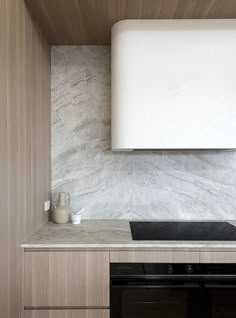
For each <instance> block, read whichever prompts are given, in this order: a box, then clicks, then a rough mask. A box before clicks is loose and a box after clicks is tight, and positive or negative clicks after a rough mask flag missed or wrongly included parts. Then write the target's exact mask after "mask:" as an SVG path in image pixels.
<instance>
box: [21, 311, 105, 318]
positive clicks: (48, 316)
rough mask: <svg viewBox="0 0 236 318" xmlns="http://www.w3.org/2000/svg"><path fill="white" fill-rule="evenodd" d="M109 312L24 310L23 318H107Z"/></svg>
mask: <svg viewBox="0 0 236 318" xmlns="http://www.w3.org/2000/svg"><path fill="white" fill-rule="evenodd" d="M109 316H110V313H109V310H103V309H97V310H93V309H88V310H25V312H24V318H109Z"/></svg>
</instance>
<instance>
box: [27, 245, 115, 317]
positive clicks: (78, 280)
mask: <svg viewBox="0 0 236 318" xmlns="http://www.w3.org/2000/svg"><path fill="white" fill-rule="evenodd" d="M58 306H59V307H65V308H64V309H70V308H68V307H90V308H91V307H109V253H108V252H102V251H100V252H95V251H94V252H87V251H84V252H81V251H78V252H73V251H72V252H69V251H68V252H67V251H66V252H60V251H58V252H26V253H25V257H24V307H28V308H27V309H30V310H34V309H49V308H45V307H58ZM66 307H67V308H66ZM25 309H26V308H25ZM86 309H87V308H86ZM91 309H93V308H91ZM95 309H97V308H95ZM88 314H89V313H88ZM52 317H54V316H52ZM69 317H70V316H69ZM71 317H77V316H71ZM78 317H80V316H78ZM81 317H82V318H83V317H90V316H81ZM92 317H93V316H91V318H92ZM99 317H100V316H99ZM50 318H51V316H50Z"/></svg>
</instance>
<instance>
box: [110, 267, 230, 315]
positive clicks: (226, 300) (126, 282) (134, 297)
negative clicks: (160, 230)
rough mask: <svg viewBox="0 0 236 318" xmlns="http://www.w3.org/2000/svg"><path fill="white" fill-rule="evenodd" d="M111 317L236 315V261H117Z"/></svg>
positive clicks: (112, 290)
mask: <svg viewBox="0 0 236 318" xmlns="http://www.w3.org/2000/svg"><path fill="white" fill-rule="evenodd" d="M110 273H111V274H110V275H111V277H110V279H111V282H110V299H111V315H110V317H111V318H195V317H196V318H206V317H209V318H210V317H211V318H236V265H234V264H150V263H138V264H137V263H125V264H124V263H117V264H115V263H114V264H111V268H110Z"/></svg>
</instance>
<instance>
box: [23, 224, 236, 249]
mask: <svg viewBox="0 0 236 318" xmlns="http://www.w3.org/2000/svg"><path fill="white" fill-rule="evenodd" d="M230 223H232V224H234V225H236V221H234V222H230ZM21 246H22V247H23V248H34V249H35V248H53V249H54V248H76V249H80V248H83V249H85V248H86V249H93V248H99V249H120V248H122V249H126V248H129V249H131V248H133V249H143V248H145V249H146V248H150V249H151V248H236V241H227V242H226V241H225V242H217V241H214V242H212V241H133V240H132V236H131V232H130V227H129V221H128V220H114V219H113V220H82V222H81V224H79V225H72V224H60V225H59V224H54V223H51V222H49V223H47V224H45V225H44V226H42V227H41V228H40V229H39V230H38V231H36V232H35V233H34V234H33V235H32V236H31V237H30V238H29V239H28V240H27V241H26V242H24V243H23V244H22V245H21Z"/></svg>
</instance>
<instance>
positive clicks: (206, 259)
mask: <svg viewBox="0 0 236 318" xmlns="http://www.w3.org/2000/svg"><path fill="white" fill-rule="evenodd" d="M200 263H234V264H235V263H236V251H210V252H209V251H203V252H200Z"/></svg>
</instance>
